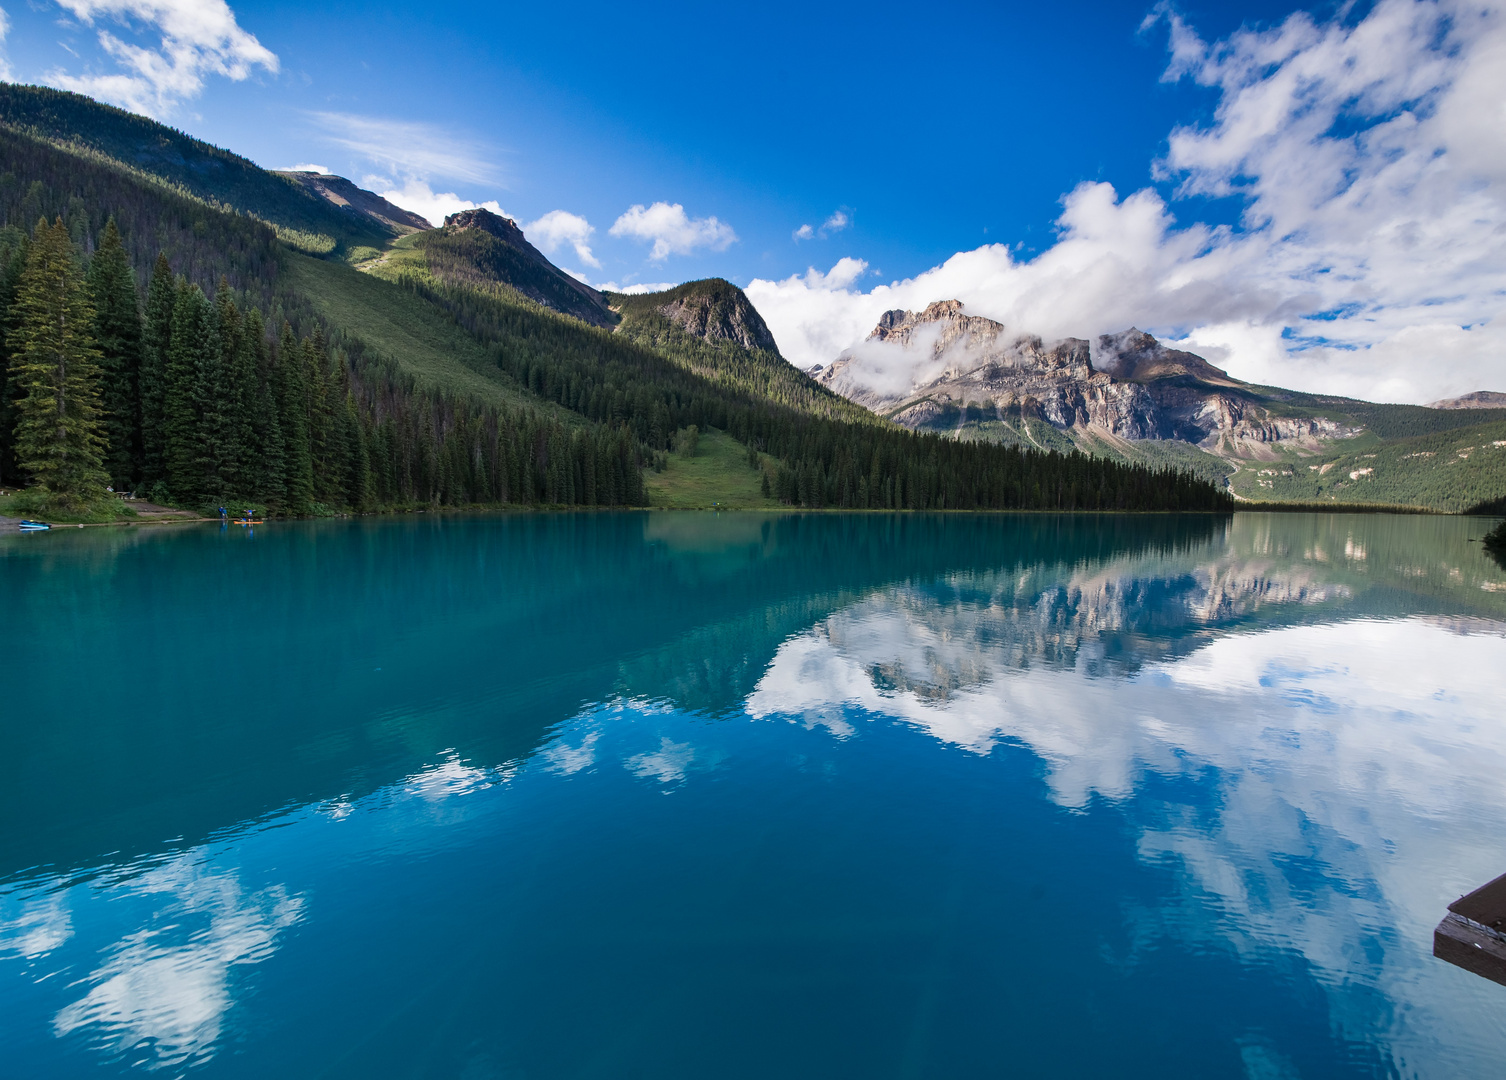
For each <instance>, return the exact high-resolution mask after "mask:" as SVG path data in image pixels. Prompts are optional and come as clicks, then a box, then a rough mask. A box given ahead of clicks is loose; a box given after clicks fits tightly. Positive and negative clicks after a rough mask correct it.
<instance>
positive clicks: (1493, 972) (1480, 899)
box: [1433, 874, 1506, 986]
mask: <svg viewBox="0 0 1506 1080" xmlns="http://www.w3.org/2000/svg"><path fill="white" fill-rule="evenodd" d="M1433 955H1434V956H1436V957H1438V958H1439V959H1440V960H1447V961H1448V962H1449V963H1450V964H1455V965H1457V966H1459V967H1462V968H1463V969H1464V970H1465V971H1472V972H1474V973H1475V974H1476V975H1482V976H1484V977H1485V978H1487V979H1489V980H1490V981H1491V982H1497V983H1500V984H1501V985H1502V986H1506V874H1502V875H1501V876H1500V877H1498V878H1496V879H1495V880H1494V881H1492V882H1490V883H1489V884H1487V885H1481V886H1480V887H1479V888H1478V889H1476V890H1475V891H1474V892H1472V893H1470V894H1468V895H1467V896H1461V897H1460V898H1459V899H1457V900H1455V901H1454V902H1453V903H1452V904H1450V905H1449V906H1448V914H1447V915H1445V916H1444V917H1443V921H1442V922H1441V923H1439V924H1438V928H1437V929H1436V930H1434V931H1433Z"/></svg>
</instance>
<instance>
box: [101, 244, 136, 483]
mask: <svg viewBox="0 0 1506 1080" xmlns="http://www.w3.org/2000/svg"><path fill="white" fill-rule="evenodd" d="M88 282H89V294H90V299H91V300H92V301H93V302H94V339H95V341H96V342H97V343H98V345H99V352H100V370H101V373H102V377H101V380H100V401H101V403H102V404H103V405H104V410H105V412H104V424H105V441H106V443H107V446H108V449H107V451H106V453H105V471H106V472H108V473H109V474H110V478H111V479H112V480H113V481H114V482H115V487H116V488H117V490H125V489H127V488H129V487H131V486H132V485H133V484H134V483H135V481H136V480H138V479H139V478H140V476H141V415H140V404H139V397H138V393H137V383H138V380H139V378H140V373H141V302H140V298H139V297H138V296H137V295H136V275H135V274H133V273H132V272H131V261H130V258H129V257H128V256H127V255H126V249H125V245H124V244H123V243H122V242H121V239H120V230H118V229H117V228H116V227H115V219H114V218H113V217H112V218H110V220H109V221H108V222H106V223H105V228H104V231H103V232H102V233H101V234H100V237H99V248H98V249H97V250H96V251H95V252H94V258H92V259H90V260H89V273H88Z"/></svg>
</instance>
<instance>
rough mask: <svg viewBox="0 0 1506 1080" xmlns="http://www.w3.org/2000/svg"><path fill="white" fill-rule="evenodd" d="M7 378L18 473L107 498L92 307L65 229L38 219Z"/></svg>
mask: <svg viewBox="0 0 1506 1080" xmlns="http://www.w3.org/2000/svg"><path fill="white" fill-rule="evenodd" d="M15 307H16V311H17V319H16V326H15V329H13V330H12V331H11V333H10V337H9V344H10V351H11V356H10V367H9V370H10V378H11V381H12V382H13V383H14V385H15V386H16V388H17V390H19V391H20V394H21V396H20V398H19V400H17V402H16V413H17V416H16V428H15V454H16V462H17V465H18V466H19V468H20V470H21V471H22V472H23V473H25V474H27V475H28V476H30V477H31V478H32V480H33V481H34V482H35V483H37V484H38V485H40V486H41V487H43V488H44V489H46V490H47V492H48V493H50V494H51V495H53V496H56V497H57V498H58V499H59V500H61V501H62V502H64V503H66V504H75V505H76V504H81V503H84V502H87V501H89V500H91V499H95V498H98V497H100V496H102V495H104V488H105V485H106V483H108V479H109V478H108V476H107V475H106V473H105V471H104V468H103V461H102V458H103V454H104V449H105V440H104V432H103V424H102V423H101V419H100V414H101V409H100V403H99V378H100V369H99V350H98V349H97V348H96V347H95V343H94V335H93V327H94V309H93V306H92V305H91V304H90V303H89V295H88V289H87V288H86V287H85V284H84V275H83V273H82V272H81V271H80V268H79V263H78V256H77V253H76V252H75V250H74V247H73V240H72V238H71V237H70V236H69V233H68V226H66V225H65V224H63V219H62V218H61V217H59V218H58V219H57V220H56V222H54V223H53V224H52V225H48V224H47V222H46V221H45V220H42V221H39V222H38V223H37V229H36V233H35V235H34V236H33V237H32V242H31V248H30V251H28V253H27V258H26V269H25V271H24V272H23V273H22V275H21V280H20V282H19V284H18V286H17V289H16V299H15Z"/></svg>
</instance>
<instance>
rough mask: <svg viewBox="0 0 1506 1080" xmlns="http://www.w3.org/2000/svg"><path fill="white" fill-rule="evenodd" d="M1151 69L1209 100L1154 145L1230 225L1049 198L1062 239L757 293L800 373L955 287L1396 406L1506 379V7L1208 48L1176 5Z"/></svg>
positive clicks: (1150, 206)
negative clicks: (1189, 84) (918, 268)
mask: <svg viewBox="0 0 1506 1080" xmlns="http://www.w3.org/2000/svg"><path fill="white" fill-rule="evenodd" d="M1168 12H1169V9H1167V11H1166V12H1163V13H1161V14H1159V15H1157V16H1156V18H1160V19H1164V20H1165V21H1166V23H1167V24H1168V25H1169V26H1170V30H1171V43H1170V49H1171V58H1170V63H1169V65H1168V68H1167V72H1166V78H1168V79H1170V80H1176V79H1181V78H1191V79H1194V80H1195V81H1197V82H1199V83H1201V84H1203V85H1207V86H1210V87H1213V88H1215V89H1217V91H1218V92H1219V103H1218V107H1217V109H1216V111H1215V113H1214V117H1213V120H1212V122H1211V123H1209V124H1208V125H1206V126H1201V127H1180V128H1178V129H1176V130H1175V131H1173V132H1172V133H1171V135H1170V138H1169V144H1168V152H1167V155H1166V157H1165V159H1164V160H1163V161H1161V162H1158V163H1156V165H1155V168H1156V170H1157V174H1158V176H1159V177H1161V178H1163V179H1169V180H1175V181H1177V182H1178V187H1177V189H1176V197H1178V198H1180V197H1182V196H1191V195H1199V196H1201V195H1214V196H1218V195H1236V196H1238V197H1241V198H1242V199H1244V201H1245V210H1244V215H1243V218H1242V221H1241V223H1240V227H1239V228H1227V227H1222V226H1210V225H1207V224H1204V223H1201V222H1192V223H1189V224H1187V225H1181V224H1179V223H1178V222H1177V221H1176V220H1175V218H1174V217H1173V215H1172V210H1171V207H1170V206H1168V204H1167V203H1166V201H1165V200H1164V199H1163V198H1162V196H1161V195H1159V194H1158V193H1157V192H1156V191H1155V190H1153V189H1149V188H1147V189H1144V190H1141V191H1137V192H1134V193H1133V194H1130V195H1127V196H1123V197H1121V196H1120V195H1119V193H1117V192H1116V191H1115V190H1114V189H1113V188H1112V187H1111V186H1109V185H1108V184H1101V183H1088V184H1082V185H1079V186H1078V187H1077V188H1076V189H1074V190H1073V191H1072V192H1070V193H1069V194H1067V195H1066V196H1065V197H1064V199H1063V211H1062V214H1061V216H1060V218H1059V219H1058V221H1057V226H1058V231H1059V234H1058V238H1057V241H1056V243H1055V244H1054V245H1053V246H1052V247H1051V248H1049V249H1048V250H1046V251H1045V252H1043V253H1042V254H1040V255H1038V256H1036V257H1034V258H1032V259H1029V260H1028V261H1021V260H1019V259H1017V258H1016V256H1015V253H1014V252H1012V251H1011V250H1010V249H1009V248H1007V247H1005V246H1002V245H990V246H985V247H981V248H978V249H976V250H973V251H968V252H962V253H959V254H957V255H955V256H953V257H952V258H951V259H949V260H947V262H945V263H944V264H942V265H941V266H938V267H934V268H932V269H930V270H928V271H926V272H925V273H923V274H920V275H918V276H916V277H914V278H911V279H907V280H904V281H897V282H893V283H892V284H890V285H887V286H879V287H877V288H875V289H872V290H869V291H868V292H859V291H856V290H854V289H853V288H852V284H853V282H851V281H843V280H842V277H841V275H838V276H837V277H836V278H835V279H833V278H832V277H831V276H830V275H819V274H815V273H814V272H812V273H808V274H806V275H804V276H797V277H791V278H788V279H785V280H784V281H777V282H775V281H763V280H758V281H754V282H753V283H752V284H751V285H750V286H749V287H748V289H747V292H748V294H749V296H750V297H751V298H752V299H753V302H754V303H755V304H756V305H757V306H758V308H759V311H760V312H761V313H762V314H763V316H764V318H765V319H766V320H767V321H768V323H769V325H770V327H771V328H772V329H773V331H774V334H775V336H776V337H777V338H778V340H779V343H780V347H781V349H782V350H783V351H784V353H785V355H786V356H788V357H790V359H791V360H792V361H794V362H795V363H796V364H797V365H800V366H807V365H809V364H812V363H827V362H830V361H831V360H832V359H833V358H835V357H836V355H837V354H838V353H839V352H840V351H841V350H842V349H843V348H846V347H848V346H851V345H852V344H854V343H855V342H857V341H860V340H861V339H862V338H863V337H865V336H866V335H867V333H868V332H869V331H870V330H871V329H872V328H873V325H874V323H875V322H876V321H877V317H878V315H879V314H881V313H882V312H883V311H885V310H887V309H889V308H897V307H903V308H911V309H915V308H919V307H923V306H924V305H925V304H927V303H930V302H931V301H934V300H941V299H952V298H955V299H959V300H962V301H963V302H964V303H965V304H966V305H967V308H968V311H969V312H970V313H972V314H978V315H986V316H989V317H991V318H994V319H998V320H999V321H1001V322H1004V323H1005V324H1006V325H1009V326H1011V327H1014V328H1016V329H1018V330H1020V331H1021V332H1031V333H1038V334H1041V335H1042V336H1044V337H1047V338H1053V337H1064V336H1077V337H1088V338H1092V337H1094V336H1096V335H1097V334H1100V333H1109V332H1114V331H1118V330H1123V329H1125V328H1127V327H1128V326H1130V325H1132V324H1133V325H1138V326H1140V327H1142V328H1145V329H1149V330H1151V331H1152V332H1155V333H1157V334H1158V335H1160V336H1162V337H1163V338H1168V339H1170V340H1173V341H1176V342H1177V343H1179V344H1181V345H1183V346H1184V347H1187V348H1191V349H1193V350H1194V351H1197V352H1200V353H1202V354H1203V355H1205V356H1207V357H1209V359H1211V360H1213V361H1214V362H1215V363H1219V364H1221V365H1222V366H1226V367H1228V368H1229V369H1230V371H1231V372H1232V373H1233V374H1235V375H1237V376H1240V377H1242V378H1246V379H1250V380H1252V381H1256V382H1262V383H1276V384H1281V385H1287V386H1293V387H1296V388H1299V389H1307V390H1316V391H1330V392H1342V393H1350V394H1357V395H1361V396H1366V397H1371V398H1376V399H1381V400H1391V401H1430V400H1434V399H1436V398H1440V397H1446V396H1450V395H1453V394H1457V393H1461V392H1464V391H1468V390H1475V389H1506V318H1501V316H1503V315H1506V299H1503V297H1506V18H1503V16H1502V13H1501V12H1499V11H1496V10H1493V9H1484V10H1482V9H1480V8H1476V7H1468V6H1465V5H1464V4H1463V2H1462V0H1441V2H1439V3H1432V2H1426V0H1383V2H1382V3H1380V4H1378V5H1377V6H1376V7H1375V8H1374V9H1373V10H1372V11H1371V12H1370V13H1369V14H1368V15H1367V16H1366V17H1365V18H1364V19H1363V20H1360V21H1359V22H1358V23H1356V24H1353V25H1346V24H1344V23H1343V22H1342V21H1334V22H1326V23H1320V22H1317V21H1315V20H1313V18H1312V17H1311V16H1309V15H1307V14H1305V13H1298V14H1295V15H1293V16H1291V17H1290V18H1288V19H1287V20H1286V21H1284V22H1283V23H1281V24H1280V25H1279V26H1276V27H1274V28H1272V29H1269V30H1263V31H1253V30H1241V31H1240V32H1238V33H1236V34H1234V35H1233V36H1231V37H1229V38H1227V39H1225V40H1223V41H1220V42H1215V43H1213V44H1207V43H1204V42H1203V41H1202V40H1201V39H1200V38H1198V36H1197V35H1196V33H1195V32H1194V31H1193V30H1192V29H1191V28H1190V27H1189V26H1188V25H1187V24H1186V23H1185V22H1183V21H1182V20H1181V19H1180V18H1179V17H1177V16H1176V15H1174V14H1170V13H1168Z"/></svg>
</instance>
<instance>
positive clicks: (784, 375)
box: [606, 278, 882, 423]
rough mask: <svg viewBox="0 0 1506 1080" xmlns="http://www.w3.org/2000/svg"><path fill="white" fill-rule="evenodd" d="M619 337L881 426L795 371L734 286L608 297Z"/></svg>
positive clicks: (717, 374) (778, 397)
mask: <svg viewBox="0 0 1506 1080" xmlns="http://www.w3.org/2000/svg"><path fill="white" fill-rule="evenodd" d="M606 295H607V300H608V301H609V302H610V303H611V305H612V307H613V309H615V310H616V311H617V312H618V313H619V314H620V315H621V317H622V322H621V325H619V326H618V328H617V329H618V333H619V334H621V335H623V336H624V337H627V338H629V339H631V340H633V341H636V342H637V343H639V344H640V345H645V346H648V347H649V348H652V349H655V350H656V351H658V352H661V353H663V354H664V355H666V356H668V357H669V358H670V359H672V360H674V361H675V362H676V363H678V364H680V365H682V366H683V367H685V368H686V369H687V370H689V371H693V372H695V373H696V374H698V375H702V376H705V377H706V378H708V379H712V380H714V381H715V382H718V383H721V384H722V385H724V386H728V387H734V388H736V389H738V390H742V391H746V392H748V393H751V394H754V395H757V396H759V397H763V398H767V399H768V400H770V401H775V402H778V403H780V404H781V405H788V406H790V407H791V408H795V409H798V410H800V411H801V412H806V413H811V414H812V415H816V416H826V417H831V418H833V419H844V420H851V421H855V422H857V423H882V421H880V420H879V418H878V417H876V416H874V415H873V414H872V413H871V412H870V411H869V410H868V409H866V408H863V407H862V406H861V405H859V404H857V403H854V402H849V401H847V400H845V399H844V398H843V397H842V396H841V395H839V394H835V393H833V392H832V391H830V390H828V389H827V388H826V387H824V386H821V385H820V384H818V383H817V382H816V381H815V380H813V379H812V378H811V377H810V376H809V375H807V374H806V373H805V372H803V371H800V370H799V369H798V368H796V367H794V366H793V365H791V364H790V363H789V362H788V361H786V360H785V359H784V357H783V356H781V355H780V353H779V347H778V345H776V344H775V342H774V335H773V334H772V333H771V332H770V331H769V328H768V325H767V324H766V323H765V322H764V321H763V316H761V315H759V314H758V310H757V309H756V308H755V307H754V306H753V303H752V301H750V300H749V299H748V297H747V296H746V295H745V294H744V293H743V291H742V290H741V289H739V288H738V287H737V286H736V285H733V284H732V283H731V282H730V281H724V280H722V279H721V278H709V279H707V280H705V281H691V282H687V283H686V284H684V285H680V286H677V287H676V288H673V289H669V290H666V291H665V292H658V293H639V294H636V295H633V296H628V295H625V294H622V293H608V294H606Z"/></svg>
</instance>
